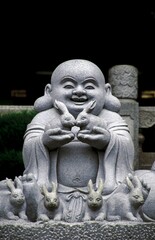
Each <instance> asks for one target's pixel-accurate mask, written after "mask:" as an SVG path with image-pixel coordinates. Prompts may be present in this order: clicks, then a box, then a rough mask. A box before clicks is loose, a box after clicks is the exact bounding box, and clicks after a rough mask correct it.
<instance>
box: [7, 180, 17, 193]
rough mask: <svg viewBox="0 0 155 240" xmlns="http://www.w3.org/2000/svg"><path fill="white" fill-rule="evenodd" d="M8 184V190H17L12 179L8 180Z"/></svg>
mask: <svg viewBox="0 0 155 240" xmlns="http://www.w3.org/2000/svg"><path fill="white" fill-rule="evenodd" d="M6 184H7V186H8V188H9V189H10V190H11V192H13V191H14V190H15V186H14V184H13V181H12V179H8V178H6Z"/></svg>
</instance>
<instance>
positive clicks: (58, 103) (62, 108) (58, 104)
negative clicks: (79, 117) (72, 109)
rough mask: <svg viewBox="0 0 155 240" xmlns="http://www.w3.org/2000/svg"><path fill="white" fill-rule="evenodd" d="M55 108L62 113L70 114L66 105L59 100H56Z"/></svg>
mask: <svg viewBox="0 0 155 240" xmlns="http://www.w3.org/2000/svg"><path fill="white" fill-rule="evenodd" d="M54 107H55V108H56V109H57V110H58V111H59V112H60V113H61V114H63V113H65V112H68V109H67V107H66V105H65V104H64V103H63V102H61V101H58V100H55V101H54Z"/></svg>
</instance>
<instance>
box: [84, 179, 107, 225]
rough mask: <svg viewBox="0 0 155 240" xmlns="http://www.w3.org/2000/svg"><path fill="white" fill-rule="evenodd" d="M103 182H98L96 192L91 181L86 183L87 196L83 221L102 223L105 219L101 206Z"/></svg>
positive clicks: (102, 205) (102, 206)
mask: <svg viewBox="0 0 155 240" xmlns="http://www.w3.org/2000/svg"><path fill="white" fill-rule="evenodd" d="M103 186H104V185H103V181H102V179H100V180H99V186H98V189H97V190H94V186H93V183H92V180H91V179H90V180H89V182H88V196H87V204H86V209H85V213H84V217H83V221H90V220H96V221H102V220H104V219H105V209H104V207H105V206H104V204H103V197H102V192H103Z"/></svg>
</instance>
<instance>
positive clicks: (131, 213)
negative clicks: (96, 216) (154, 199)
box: [106, 174, 144, 221]
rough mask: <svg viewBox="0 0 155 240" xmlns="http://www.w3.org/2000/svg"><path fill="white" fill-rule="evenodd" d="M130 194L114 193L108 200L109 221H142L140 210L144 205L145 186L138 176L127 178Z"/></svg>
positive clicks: (129, 175)
mask: <svg viewBox="0 0 155 240" xmlns="http://www.w3.org/2000/svg"><path fill="white" fill-rule="evenodd" d="M126 184H127V188H128V192H126V191H123V192H121V191H120V192H114V193H113V194H112V195H111V196H110V197H109V199H108V200H107V204H106V205H107V214H106V215H107V217H106V218H107V220H109V221H116V220H129V221H142V218H141V217H140V214H139V209H140V207H141V206H142V205H143V203H144V194H143V186H142V183H141V181H140V179H139V178H138V177H137V176H133V175H131V174H128V176H127V177H126Z"/></svg>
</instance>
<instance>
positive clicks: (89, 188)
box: [88, 179, 94, 192]
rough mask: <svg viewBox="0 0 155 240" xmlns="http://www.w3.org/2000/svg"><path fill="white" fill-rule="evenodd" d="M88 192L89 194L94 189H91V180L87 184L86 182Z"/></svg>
mask: <svg viewBox="0 0 155 240" xmlns="http://www.w3.org/2000/svg"><path fill="white" fill-rule="evenodd" d="M88 191H89V192H92V191H94V188H93V182H92V180H91V179H90V180H89V182H88Z"/></svg>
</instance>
